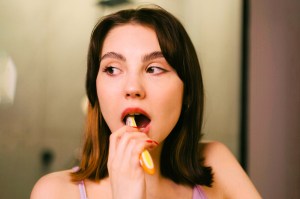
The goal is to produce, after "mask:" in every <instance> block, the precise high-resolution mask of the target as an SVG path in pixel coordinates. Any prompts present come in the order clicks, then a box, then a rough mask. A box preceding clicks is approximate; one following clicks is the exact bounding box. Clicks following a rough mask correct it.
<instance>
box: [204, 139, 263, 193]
mask: <svg viewBox="0 0 300 199" xmlns="http://www.w3.org/2000/svg"><path fill="white" fill-rule="evenodd" d="M203 153H204V157H205V162H206V164H207V165H209V166H211V167H212V169H213V174H214V178H213V180H214V183H213V189H218V192H219V193H221V195H222V196H223V197H222V198H231V199H234V198H237V199H238V198H244V199H247V198H249V199H255V198H261V196H260V195H259V193H258V192H257V190H256V189H255V187H254V185H253V184H252V182H251V180H250V179H249V177H248V176H247V174H246V173H245V171H244V170H243V169H242V167H241V166H240V164H239V163H238V161H237V160H236V159H235V157H234V156H233V154H232V153H231V152H230V151H229V149H228V148H227V147H226V146H225V145H224V144H222V143H219V142H208V143H204V151H203Z"/></svg>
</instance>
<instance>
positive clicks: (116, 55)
mask: <svg viewBox="0 0 300 199" xmlns="http://www.w3.org/2000/svg"><path fill="white" fill-rule="evenodd" d="M105 58H114V59H119V60H121V61H126V59H125V57H124V56H123V55H121V54H119V53H115V52H108V53H105V54H104V55H103V56H102V57H101V58H100V61H101V60H103V59H105Z"/></svg>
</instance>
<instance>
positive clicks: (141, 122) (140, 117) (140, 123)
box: [123, 113, 151, 128]
mask: <svg viewBox="0 0 300 199" xmlns="http://www.w3.org/2000/svg"><path fill="white" fill-rule="evenodd" d="M128 116H133V117H134V120H135V123H136V125H137V127H138V128H145V127H146V126H148V124H149V123H150V122H151V120H150V119H149V118H148V117H147V116H146V115H144V114H141V113H132V114H128V115H126V116H125V117H124V119H123V122H124V123H125V124H126V120H127V117H128Z"/></svg>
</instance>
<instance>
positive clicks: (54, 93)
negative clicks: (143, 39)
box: [0, 0, 300, 199]
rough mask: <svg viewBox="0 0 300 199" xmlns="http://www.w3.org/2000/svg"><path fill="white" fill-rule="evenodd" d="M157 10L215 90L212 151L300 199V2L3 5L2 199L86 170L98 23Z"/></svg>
mask: <svg viewBox="0 0 300 199" xmlns="http://www.w3.org/2000/svg"><path fill="white" fill-rule="evenodd" d="M145 3H154V4H157V5H160V6H162V7H163V8H165V9H166V10H168V11H170V12H171V13H173V14H174V15H175V16H176V17H177V18H178V19H179V20H180V21H181V22H182V23H183V25H184V26H185V27H186V29H187V31H188V33H189V35H190V36H191V38H192V41H193V42H194V45H195V47H196V49H197V53H198V56H199V60H200V64H201V67H202V72H203V76H204V84H205V95H206V96H205V98H206V109H205V118H204V128H203V132H204V133H205V137H204V139H206V140H218V141H221V142H223V143H224V144H226V145H227V146H228V147H229V148H230V150H231V151H232V152H233V153H234V155H235V156H236V157H237V159H238V160H239V161H240V162H241V164H242V165H243V166H244V168H245V169H247V172H248V173H249V175H250V177H251V179H252V180H253V182H254V184H255V185H256V187H257V189H258V191H259V192H260V193H261V194H262V195H263V197H264V198H299V197H300V195H299V191H298V188H299V187H300V177H299V168H300V164H299V160H300V158H299V157H300V154H299V151H300V150H299V147H298V143H299V141H300V140H299V133H300V121H299V117H300V94H299V93H300V92H299V91H300V83H299V80H298V79H299V78H298V77H299V75H300V71H299V68H300V64H299V63H300V61H299V52H300V48H299V45H300V41H299V35H300V27H299V26H300V25H299V19H300V14H299V13H300V12H299V10H300V4H299V1H297V0H286V1H284V2H281V1H279V0H274V1H271V0H262V1H246V0H243V1H242V0H231V1H227V0H225V1H204V0H185V1H182V0H172V1H170V0H164V1H163V0H152V1H150V0H148V1H140V0H131V1H127V2H122V1H117V0H111V1H109V0H106V1H101V0H99V1H96V0H85V1H79V0H75V1H71V0H64V1H59V0H52V1H38V0H27V1H20V0H10V1H5V0H0V191H1V194H0V195H1V196H0V198H6V199H15V198H18V199H23V198H24V199H25V198H29V195H30V192H31V189H32V187H33V185H34V183H35V182H36V181H37V180H38V179H39V178H40V177H41V176H42V175H44V174H46V173H49V172H53V171H57V170H64V169H69V168H71V167H73V166H74V165H76V164H77V161H78V154H79V151H80V148H81V144H82V141H81V138H82V135H83V128H84V121H85V119H84V118H85V113H84V104H85V102H86V101H85V100H86V98H85V90H84V84H85V82H84V81H85V71H86V55H87V49H88V42H89V37H90V33H91V31H92V29H93V27H94V25H95V23H96V22H97V21H98V19H99V18H100V17H101V16H103V15H106V14H109V13H111V12H114V11H117V10H119V9H123V8H131V7H133V8H136V7H137V6H139V5H144V4H145Z"/></svg>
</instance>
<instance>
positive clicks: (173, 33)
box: [72, 7, 212, 186]
mask: <svg viewBox="0 0 300 199" xmlns="http://www.w3.org/2000/svg"><path fill="white" fill-rule="evenodd" d="M128 23H137V24H141V25H145V26H148V27H150V28H152V29H153V30H155V32H156V34H157V38H158V42H159V45H160V48H161V50H162V54H163V55H164V57H165V59H166V60H167V62H168V63H169V64H170V65H171V66H172V67H173V68H174V69H175V70H176V72H177V74H178V76H179V78H180V79H181V80H182V81H183V83H184V100H183V105H182V112H181V115H180V117H179V120H178V122H177V124H176V125H175V127H174V129H173V130H172V132H171V133H170V134H169V136H168V137H167V138H166V140H165V142H164V145H163V149H162V153H161V158H160V159H161V161H160V162H161V163H160V164H161V165H160V169H161V171H160V172H161V174H162V175H163V176H165V177H167V178H169V179H171V180H173V181H174V182H176V183H181V184H187V185H190V186H194V185H196V184H199V185H206V186H211V184H212V171H211V168H210V167H206V166H204V165H203V158H202V157H201V144H200V143H199V141H200V139H201V135H202V134H201V127H202V120H203V100H204V96H203V95H204V94H203V82H202V75H201V70H200V65H199V61H198V58H197V54H196V51H195V48H194V46H193V44H192V42H191V40H190V38H189V36H188V34H187V32H186V31H185V29H184V27H183V26H182V24H181V23H180V22H179V21H178V20H177V19H176V18H175V17H174V16H173V15H172V14H170V13H169V12H167V11H166V10H164V9H162V8H159V7H152V8H149V7H147V8H146V7H144V8H138V9H128V10H122V11H119V12H116V13H114V14H111V15H108V16H105V17H104V18H102V19H101V20H100V21H99V23H98V24H97V25H96V26H95V28H94V30H93V32H92V35H91V40H90V46H89V52H88V64H87V75H86V91H87V96H88V98H89V107H88V115H87V124H86V125H87V126H86V132H85V140H84V147H83V151H82V159H81V163H80V169H79V170H78V171H77V172H75V173H73V174H72V177H73V180H75V181H77V180H82V179H86V178H88V179H90V180H95V181H96V180H101V179H103V178H105V177H107V176H108V170H107V160H108V147H109V136H110V134H111V132H110V130H109V128H108V126H107V124H106V122H105V120H104V118H103V117H102V114H101V110H100V107H99V102H98V97H97V91H96V78H97V74H98V70H99V65H100V61H99V56H100V54H101V50H102V45H103V41H104V39H105V37H106V35H107V33H108V32H109V31H110V30H111V29H112V28H113V27H115V26H118V25H122V24H128Z"/></svg>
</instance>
